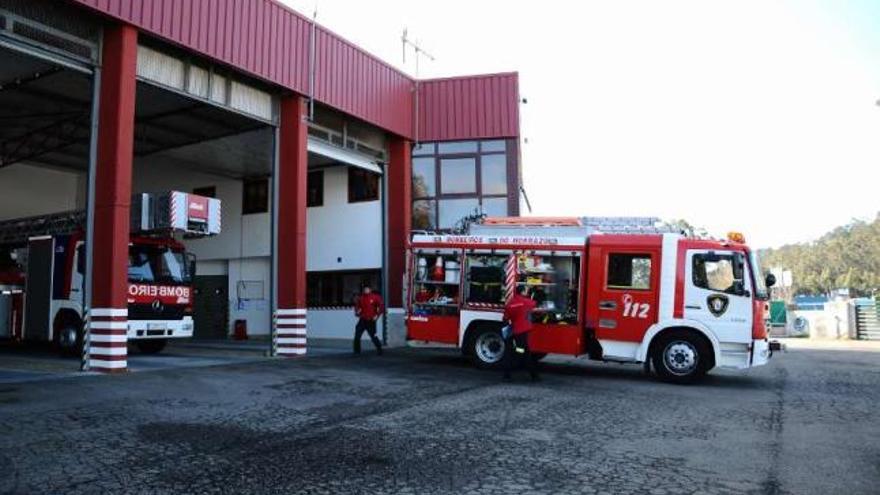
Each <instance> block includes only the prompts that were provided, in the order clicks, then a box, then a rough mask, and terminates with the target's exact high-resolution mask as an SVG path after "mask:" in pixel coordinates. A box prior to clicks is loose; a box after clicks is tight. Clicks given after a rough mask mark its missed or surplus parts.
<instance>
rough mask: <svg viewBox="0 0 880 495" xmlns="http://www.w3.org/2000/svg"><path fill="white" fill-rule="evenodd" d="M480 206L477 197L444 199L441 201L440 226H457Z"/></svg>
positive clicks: (446, 227)
mask: <svg viewBox="0 0 880 495" xmlns="http://www.w3.org/2000/svg"><path fill="white" fill-rule="evenodd" d="M479 207H480V204H479V202H478V201H477V198H467V199H444V200H441V201H440V205H439V208H440V228H441V229H451V228H455V227H456V226H457V224H459V222H460V221H461V220H462V219H463V218H465V217H467V216H469V215H473V214H474V213H475V212H476V211H477V209H478V208H479Z"/></svg>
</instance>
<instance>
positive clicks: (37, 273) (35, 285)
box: [24, 236, 55, 342]
mask: <svg viewBox="0 0 880 495" xmlns="http://www.w3.org/2000/svg"><path fill="white" fill-rule="evenodd" d="M54 261H55V239H53V238H52V237H49V236H46V237H34V238H32V239H30V240H29V241H28V259H27V280H26V281H25V298H24V338H25V340H31V341H43V342H45V341H48V340H51V339H52V324H51V321H50V319H51V314H50V313H51V311H52V282H53V280H52V274H53V272H54V270H55V263H54Z"/></svg>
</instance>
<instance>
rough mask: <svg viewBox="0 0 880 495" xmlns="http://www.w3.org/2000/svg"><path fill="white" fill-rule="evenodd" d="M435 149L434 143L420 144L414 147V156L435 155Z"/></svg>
mask: <svg viewBox="0 0 880 495" xmlns="http://www.w3.org/2000/svg"><path fill="white" fill-rule="evenodd" d="M434 149H435V146H434V143H419V144H417V145H415V146H413V150H412V156H424V155H433V154H434Z"/></svg>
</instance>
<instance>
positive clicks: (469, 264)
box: [406, 218, 778, 382]
mask: <svg viewBox="0 0 880 495" xmlns="http://www.w3.org/2000/svg"><path fill="white" fill-rule="evenodd" d="M655 224H656V219H625V218H606V219H590V218H584V219H581V218H570V219H568V218H566V219H529V218H496V219H492V218H489V219H485V220H484V221H483V222H482V223H478V224H474V225H471V226H470V227H469V229H468V230H467V231H466V233H464V234H461V235H449V234H430V233H424V234H416V235H414V236H413V239H412V243H411V245H410V250H409V254H408V273H407V282H408V283H407V292H408V295H407V301H408V303H407V316H406V318H407V319H406V321H407V339H408V341H409V342H410V344H411V345H417V346H421V345H425V344H432V345H437V344H439V345H445V346H453V347H458V348H460V349H461V350H462V352H463V353H464V354H466V355H468V356H470V357H471V358H472V359H473V361H474V362H475V363H476V364H477V365H478V366H480V367H483V368H496V367H499V366H500V365H501V364H502V362H503V360H504V359H510V358H512V357H508V355H509V354H512V351H511V349H508V348H507V346H506V345H505V341H504V340H503V339H502V337H501V328H502V327H503V325H504V323H503V322H502V314H503V308H504V303H505V301H506V300H507V299H508V298H509V297H511V295H512V294H513V291H514V290H515V287H517V286H526V287H527V289H528V294H529V296H530V297H531V298H533V299H534V300H535V302H536V303H537V306H536V309H535V310H534V312H533V314H532V321H533V330H532V331H531V332H530V334H529V346H530V349H531V350H532V352H533V353H535V354H537V355H538V356H539V357H543V356H545V355H546V354H551V353H552V354H564V355H570V356H580V355H587V356H589V358H591V359H595V360H604V361H615V362H626V363H642V364H644V365H645V367H646V369H648V368H650V367H653V369H654V371H655V373H656V374H657V375H658V376H659V377H660V378H662V379H665V380H668V381H673V382H690V381H694V380H696V379H699V378H700V377H702V376H703V375H704V374H705V373H706V372H707V371H709V370H710V369H712V368H714V367H716V366H717V367H722V368H733V369H744V368H749V367H752V366H760V365H763V364H766V363H767V361H768V359H769V358H770V356H771V355H772V352H773V350H775V349H778V344H777V343H775V342H773V343H771V342H770V341H769V340H768V318H769V314H768V303H767V301H768V299H769V297H768V286H771V285H773V283H774V282H775V280H774V279H773V276H772V275H767V276H766V277H764V276H762V274H761V272H760V264H759V262H758V258H757V255H756V253H755V252H754V251H752V250H751V249H749V247H748V246H747V245H746V244H745V239H744V238H743V236H742V235H740V234H731V235H730V236H729V238H728V239H726V240H714V239H702V238H694V237H689V236H686V235H683V234H682V233H679V232H674V231H672V230H670V229H659V228H656V227H653V225H655Z"/></svg>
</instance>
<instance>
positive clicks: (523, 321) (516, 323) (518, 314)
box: [503, 286, 538, 380]
mask: <svg viewBox="0 0 880 495" xmlns="http://www.w3.org/2000/svg"><path fill="white" fill-rule="evenodd" d="M526 291H527V288H526V287H525V286H518V287H517V288H516V293H515V294H514V295H513V297H511V298H510V300H509V301H507V304H506V305H505V306H504V317H503V319H504V321H506V322H507V323H508V325H510V327H511V330H512V331H511V335H510V337H509V338H508V339H507V340H506V341H505V343H504V344H505V347H504V348H505V349H509V350H512V351H513V352H509V353H508V352H505V355H506V356H505V359H506V362H505V366H504V379H505V380H509V379H510V372H511V371H512V370H513V367H514V366H515V365H516V362H517V361H518V359H517V354H520V353H522V354H523V358H524V359H525V364H526V368H527V369H528V370H529V375H531V377H532V380H537V379H538V369H537V362H536V361H535V359H534V358H533V357H532V352H531V351H530V350H529V332H530V331H531V330H532V310H533V309H535V305H536V303H535V301H533V300H532V299H531V298H530V297H528V296H527V295H526Z"/></svg>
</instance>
